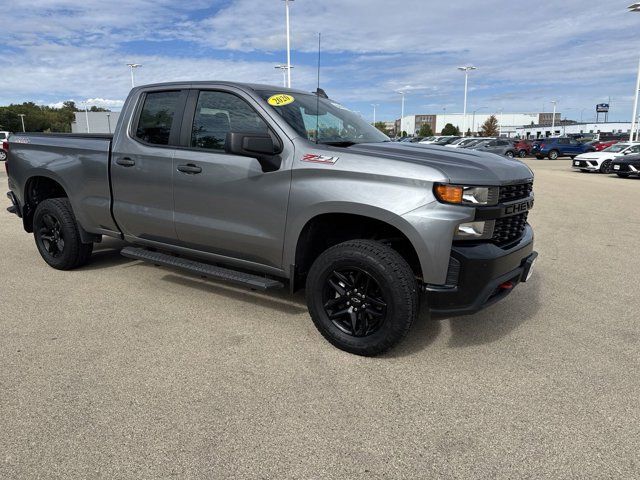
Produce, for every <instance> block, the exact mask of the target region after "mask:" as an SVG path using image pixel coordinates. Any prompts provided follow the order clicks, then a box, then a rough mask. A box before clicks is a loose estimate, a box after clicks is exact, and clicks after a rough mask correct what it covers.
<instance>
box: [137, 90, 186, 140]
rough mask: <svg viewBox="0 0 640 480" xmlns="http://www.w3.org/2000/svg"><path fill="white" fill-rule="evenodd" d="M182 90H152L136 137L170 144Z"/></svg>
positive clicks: (141, 113) (140, 119) (139, 120)
mask: <svg viewBox="0 0 640 480" xmlns="http://www.w3.org/2000/svg"><path fill="white" fill-rule="evenodd" d="M179 98H180V91H172V92H150V93H147V94H146V96H145V99H144V105H143V106H142V110H141V111H140V118H139V119H138V126H137V128H136V134H135V136H136V138H137V139H139V140H142V141H143V142H145V143H150V144H152V145H169V137H170V135H171V129H172V128H173V123H174V119H175V116H176V110H177V109H178V104H179Z"/></svg>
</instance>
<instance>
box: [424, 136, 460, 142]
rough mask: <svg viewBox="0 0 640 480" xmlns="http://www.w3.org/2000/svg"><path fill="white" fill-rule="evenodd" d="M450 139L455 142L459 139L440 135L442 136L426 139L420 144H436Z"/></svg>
mask: <svg viewBox="0 0 640 480" xmlns="http://www.w3.org/2000/svg"><path fill="white" fill-rule="evenodd" d="M448 138H453V139H454V140H455V139H456V138H458V137H454V136H453V135H440V136H437V137H429V138H425V139H424V140H422V141H421V142H420V143H436V142H439V141H441V140H446V139H448Z"/></svg>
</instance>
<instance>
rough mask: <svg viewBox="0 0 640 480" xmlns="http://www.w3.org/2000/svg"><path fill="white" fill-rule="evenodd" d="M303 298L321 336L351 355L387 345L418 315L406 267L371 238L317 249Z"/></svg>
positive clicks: (369, 353) (384, 348)
mask: <svg viewBox="0 0 640 480" xmlns="http://www.w3.org/2000/svg"><path fill="white" fill-rule="evenodd" d="M306 298H307V305H308V307H309V313H310V315H311V318H312V320H313V323H314V324H315V326H316V328H317V329H318V330H319V331H320V333H321V334H322V336H324V337H325V338H326V339H327V340H328V341H329V342H330V343H331V344H333V345H334V346H336V347H337V348H339V349H341V350H344V351H346V352H349V353H354V354H356V355H364V356H373V355H378V354H380V353H383V352H385V351H387V350H389V349H390V348H392V347H393V346H395V345H396V344H397V343H398V342H400V341H401V340H402V339H403V338H404V337H405V335H406V334H407V332H408V331H409V329H410V328H411V325H412V324H413V322H414V320H415V319H416V317H417V315H418V300H419V295H418V285H417V282H416V279H415V275H414V273H413V271H412V270H411V267H409V265H408V264H407V262H406V261H405V259H404V258H402V257H401V256H400V254H399V253H398V252H396V251H395V250H393V249H392V248H391V247H388V246H386V245H383V244H381V243H378V242H374V241H371V240H351V241H348V242H344V243H340V244H338V245H335V246H333V247H331V248H329V249H327V250H326V251H325V252H323V253H322V254H321V255H320V256H319V257H318V258H317V259H316V261H315V262H314V263H313V265H312V266H311V269H310V271H309V275H308V277H307V285H306Z"/></svg>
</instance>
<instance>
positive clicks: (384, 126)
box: [373, 122, 389, 135]
mask: <svg viewBox="0 0 640 480" xmlns="http://www.w3.org/2000/svg"><path fill="white" fill-rule="evenodd" d="M373 126H374V127H376V128H377V129H378V130H380V131H381V132H382V133H384V134H385V135H389V131H388V130H387V124H386V123H384V122H376V123H375V124H374V125H373Z"/></svg>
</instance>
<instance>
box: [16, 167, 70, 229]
mask: <svg viewBox="0 0 640 480" xmlns="http://www.w3.org/2000/svg"><path fill="white" fill-rule="evenodd" d="M22 191H23V196H22V198H23V203H24V205H23V216H22V222H23V226H24V229H25V231H27V232H29V233H31V232H33V214H34V212H35V211H36V207H37V206H38V204H39V203H40V202H42V201H43V200H46V199H48V198H59V197H65V198H69V194H68V193H67V189H66V187H65V186H64V183H63V182H62V180H61V179H60V178H58V177H57V176H56V175H52V174H51V173H50V172H46V173H43V172H36V173H34V174H33V175H31V176H30V177H29V178H28V179H27V180H26V181H25V183H24V188H23V190H22Z"/></svg>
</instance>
